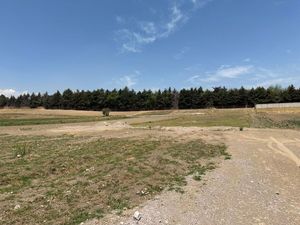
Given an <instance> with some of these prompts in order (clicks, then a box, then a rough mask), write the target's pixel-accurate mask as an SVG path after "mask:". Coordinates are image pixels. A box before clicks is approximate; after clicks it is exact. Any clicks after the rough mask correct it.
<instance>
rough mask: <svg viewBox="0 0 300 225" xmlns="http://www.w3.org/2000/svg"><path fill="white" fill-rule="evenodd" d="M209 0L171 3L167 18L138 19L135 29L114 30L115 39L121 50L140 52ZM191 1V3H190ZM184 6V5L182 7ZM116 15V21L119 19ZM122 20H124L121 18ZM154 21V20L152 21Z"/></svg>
mask: <svg viewBox="0 0 300 225" xmlns="http://www.w3.org/2000/svg"><path fill="white" fill-rule="evenodd" d="M210 1H211V0H195V1H192V2H190V3H189V5H187V3H186V2H185V4H183V3H182V4H181V5H177V4H175V3H174V4H173V5H172V7H171V8H169V13H168V16H167V17H168V19H165V20H161V21H156V19H153V20H149V21H138V22H136V23H137V25H138V26H137V28H136V29H127V28H124V29H120V30H118V31H116V33H115V34H116V41H117V42H119V43H120V44H121V52H133V53H137V52H141V50H142V48H143V46H145V45H147V44H151V43H153V42H155V41H157V40H160V39H163V38H167V37H169V36H170V35H171V34H172V33H174V32H175V31H176V30H177V29H178V27H179V26H180V25H182V24H184V23H185V22H186V21H188V19H189V17H190V15H191V13H192V12H193V11H194V10H195V9H196V8H195V5H197V8H202V7H203V6H205V5H206V4H207V3H208V2H210ZM191 3H192V4H191ZM183 6H184V7H183ZM120 18H122V17H117V21H118V20H119V21H120ZM122 20H124V19H123V18H122ZM154 21H156V22H154Z"/></svg>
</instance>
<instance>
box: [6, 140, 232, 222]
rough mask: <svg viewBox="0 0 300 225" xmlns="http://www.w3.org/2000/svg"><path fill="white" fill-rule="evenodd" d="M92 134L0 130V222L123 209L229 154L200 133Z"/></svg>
mask: <svg viewBox="0 0 300 225" xmlns="http://www.w3.org/2000/svg"><path fill="white" fill-rule="evenodd" d="M86 138H87V137H74V136H67V135H65V136H62V137H60V138H58V139H55V140H53V139H52V138H50V137H41V136H18V137H17V136H0V144H1V148H0V156H1V157H0V177H1V180H0V199H1V202H0V208H1V210H2V215H1V217H0V224H64V225H72V224H79V223H81V222H83V221H85V220H87V219H91V218H101V217H102V216H103V215H104V214H105V213H111V212H115V213H122V211H123V210H126V209H128V208H131V207H134V206H136V205H138V204H140V203H141V202H143V201H145V200H147V199H149V198H151V197H152V196H153V195H155V194H157V193H159V192H161V191H162V190H164V189H169V190H175V191H179V192H182V191H183V189H182V187H183V186H184V185H186V180H185V177H186V176H187V175H189V174H190V175H192V176H194V179H196V180H200V179H201V176H202V175H203V174H204V173H205V171H207V170H210V169H213V168H214V165H213V164H211V163H208V162H209V161H211V158H213V157H220V156H226V155H227V153H226V147H225V146H223V145H209V144H206V143H203V142H202V141H201V140H197V141H188V142H185V143H180V142H178V141H176V140H174V141H172V140H169V139H168V140H159V141H158V140H152V139H149V138H147V139H142V140H131V139H122V138H114V139H101V138H99V139H98V140H94V139H93V141H90V142H86ZM47 139H48V141H45V140H47ZM18 155H21V156H20V157H18ZM16 204H20V206H21V208H20V209H18V210H14V207H15V205H16Z"/></svg>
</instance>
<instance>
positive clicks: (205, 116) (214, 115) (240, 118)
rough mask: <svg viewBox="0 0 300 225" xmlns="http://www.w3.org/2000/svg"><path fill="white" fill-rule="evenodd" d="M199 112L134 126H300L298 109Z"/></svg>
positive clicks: (240, 127) (241, 129) (241, 127)
mask: <svg viewBox="0 0 300 225" xmlns="http://www.w3.org/2000/svg"><path fill="white" fill-rule="evenodd" d="M201 112H202V113H201V114H200V113H199V114H188V113H186V114H182V115H178V116H177V117H175V118H170V119H165V120H159V121H150V122H143V123H135V124H133V125H134V126H138V127H139V126H142V127H148V128H152V127H155V126H166V127H172V126H182V127H191V126H194V127H212V126H229V127H237V128H239V129H240V131H243V129H244V128H247V127H248V128H249V127H255V128H292V129H294V128H296V129H297V128H300V111H299V110H295V111H286V110H277V111H276V110H265V111H263V110H257V111H254V110H253V109H234V110H231V109H227V110H221V109H220V110H202V111H201Z"/></svg>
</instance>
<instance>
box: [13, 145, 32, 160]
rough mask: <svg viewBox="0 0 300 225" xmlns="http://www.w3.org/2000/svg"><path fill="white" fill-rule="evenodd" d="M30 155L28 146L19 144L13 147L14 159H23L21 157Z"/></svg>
mask: <svg viewBox="0 0 300 225" xmlns="http://www.w3.org/2000/svg"><path fill="white" fill-rule="evenodd" d="M28 153H29V149H28V147H27V146H26V145H20V144H18V145H15V146H14V147H13V154H14V157H17V158H21V157H24V156H25V155H26V154H28Z"/></svg>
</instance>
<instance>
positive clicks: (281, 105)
mask: <svg viewBox="0 0 300 225" xmlns="http://www.w3.org/2000/svg"><path fill="white" fill-rule="evenodd" d="M297 107H299V108H300V102H292V103H269V104H256V105H255V108H256V109H270V108H297Z"/></svg>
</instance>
